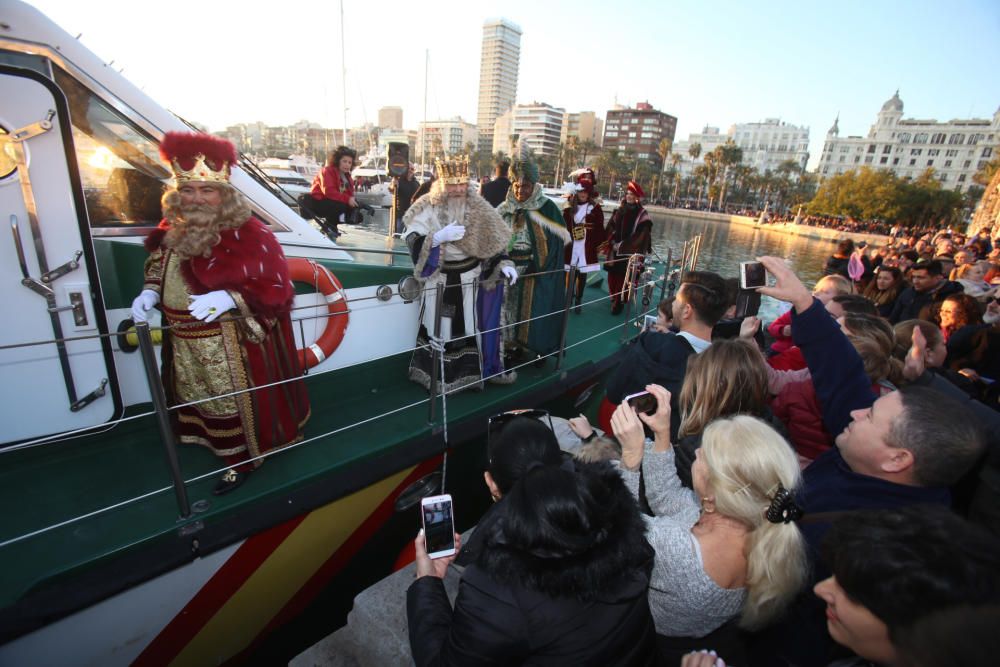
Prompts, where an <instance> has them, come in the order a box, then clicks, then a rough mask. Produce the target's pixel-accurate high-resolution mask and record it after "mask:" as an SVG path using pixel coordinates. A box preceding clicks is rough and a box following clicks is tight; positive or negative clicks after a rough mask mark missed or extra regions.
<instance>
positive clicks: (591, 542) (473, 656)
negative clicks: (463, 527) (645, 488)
mask: <svg viewBox="0 0 1000 667" xmlns="http://www.w3.org/2000/svg"><path fill="white" fill-rule="evenodd" d="M487 454H488V458H489V465H488V469H487V471H486V474H485V478H486V484H487V486H488V487H489V489H490V493H491V495H492V496H493V498H494V500H495V501H496V504H495V505H494V506H493V507H492V508H491V509H490V511H489V512H487V514H486V515H485V516H484V517H483V519H482V521H480V523H479V526H478V527H477V528H476V531H475V532H474V533H473V536H472V539H471V540H469V544H468V545H467V546H465V547H463V549H462V554H460V556H461V557H460V558H459V562H463V561H466V562H468V566H467V567H466V569H465V572H464V573H463V575H462V580H461V583H460V584H459V590H458V596H457V598H456V599H455V608H454V610H452V608H451V605H450V604H449V602H448V596H447V594H446V593H445V589H444V585H443V583H442V582H441V578H442V577H443V576H444V573H445V571H446V569H447V566H448V563H449V562H451V561H452V560H454V559H453V558H442V559H437V560H433V561H432V560H430V559H429V558H428V557H427V550H426V546H425V543H424V538H423V535H418V536H417V539H416V542H415V545H416V552H417V580H416V581H415V582H414V583H413V585H411V586H410V589H409V590H408V591H407V618H408V621H409V631H410V647H411V650H412V653H413V659H414V661H415V662H416V664H417V665H459V664H462V665H466V664H468V665H480V664H504V665H506V664H572V665H608V664H616V665H652V664H656V630H655V627H654V626H653V620H652V616H651V615H650V611H649V604H648V600H647V589H648V587H649V573H650V571H651V568H652V558H653V553H652V549H651V547H650V546H649V543H648V542H646V538H645V525H644V523H643V520H642V517H641V516H640V514H639V509H638V506H637V504H636V502H635V499H634V498H633V497H632V494H631V493H630V492H629V490H628V488H626V486H625V484H624V482H622V480H621V478H620V477H619V476H618V473H617V472H616V471H615V470H614V468H612V467H610V466H609V465H608V464H585V463H580V462H576V463H574V462H573V461H572V459H564V457H563V455H562V453H561V452H560V451H559V446H558V443H557V442H556V439H555V436H554V435H553V434H552V432H551V431H550V430H549V429H548V428H546V427H545V425H544V424H542V423H540V422H538V421H536V420H534V419H529V418H526V417H515V418H513V419H512V420H511V421H510V422H508V423H507V424H506V426H505V428H504V429H503V431H502V432H501V434H500V437H499V438H498V439H496V440H495V441H491V442H490V444H489V445H488V451H487Z"/></svg>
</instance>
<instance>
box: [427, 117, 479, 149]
mask: <svg viewBox="0 0 1000 667" xmlns="http://www.w3.org/2000/svg"><path fill="white" fill-rule="evenodd" d="M438 141H440V144H439V143H438ZM478 141H479V131H478V129H477V128H476V126H475V125H473V124H472V123H467V122H466V121H464V120H462V119H461V117H459V116H455V117H454V118H452V119H450V120H429V121H427V122H426V123H420V126H419V129H418V130H417V146H416V149H417V150H416V152H417V157H419V156H420V155H422V154H424V152H425V149H426V155H427V157H428V159H429V158H430V157H431V156H436V155H437V152H438V150H439V149H440V151H442V152H444V153H445V154H447V155H463V154H466V153H467V151H466V148H465V147H466V145H467V144H470V143H471V144H473V145H477V144H478Z"/></svg>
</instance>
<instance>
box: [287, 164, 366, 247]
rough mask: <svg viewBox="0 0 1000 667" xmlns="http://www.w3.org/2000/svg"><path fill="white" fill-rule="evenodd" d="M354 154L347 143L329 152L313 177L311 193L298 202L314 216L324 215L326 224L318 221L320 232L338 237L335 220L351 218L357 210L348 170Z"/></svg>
mask: <svg viewBox="0 0 1000 667" xmlns="http://www.w3.org/2000/svg"><path fill="white" fill-rule="evenodd" d="M357 156H358V154H357V153H356V152H355V151H353V150H351V149H350V148H348V147H347V146H338V147H337V150H335V151H334V152H333V153H331V154H330V157H329V159H328V160H327V161H326V166H325V167H323V169H321V170H320V172H319V173H318V174H316V177H315V178H314V179H313V182H312V192H310V193H309V194H310V196H309V197H303V198H302V199H301V200H300V201H299V203H300V204H302V205H303V206H304V207H305V208H306V209H308V212H309V213H312V215H313V216H317V217H320V218H325V220H326V224H322V221H321V222H320V224H321V225H322V227H323V231H325V232H326V233H327V234H329V235H330V236H332V237H333V238H337V237H338V236H340V232H339V231H338V230H337V223H338V222H347V221H349V220H351V218H352V216H353V214H354V211H356V210H357V209H358V201H357V200H356V199H355V198H354V183H353V181H352V179H351V169H353V168H354V160H355V159H357Z"/></svg>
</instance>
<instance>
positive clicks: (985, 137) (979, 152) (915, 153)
mask: <svg viewBox="0 0 1000 667" xmlns="http://www.w3.org/2000/svg"><path fill="white" fill-rule="evenodd" d="M839 123H840V119H839V117H838V118H837V120H835V121H834V122H833V127H831V128H830V130H829V132H827V134H826V142H825V143H824V144H823V153H822V154H821V156H820V160H819V167H818V174H819V176H820V178H821V179H825V178H830V177H831V176H836V175H837V174H842V173H844V172H845V171H849V170H851V169H858V168H860V167H871V168H872V169H886V170H889V171H892V172H893V173H894V174H896V176H898V177H899V178H917V177H919V176H920V175H921V174H923V173H924V172H925V171H926V170H928V169H933V170H934V175H935V176H936V177H937V178H938V180H940V181H941V185H942V186H943V187H946V188H949V189H952V190H955V191H956V192H965V191H966V190H967V189H968V188H969V186H970V185H972V184H973V182H972V176H973V175H974V174H975V173H976V172H977V171H979V170H980V169H982V168H983V167H985V166H986V164H987V163H988V162H989V161H990V160H991V159H993V156H994V155H996V151H997V150H998V144H1000V109H997V112H996V113H994V114H993V119H992V120H988V119H983V118H970V119H968V120H949V121H946V122H938V121H936V120H920V119H914V118H903V101H902V100H901V99H899V91H896V94H895V95H893V96H892V97H891V98H889V100H888V101H886V103H885V104H883V105H882V109H881V111H879V113H878V117H877V119H876V120H875V124H874V125H872V126H871V128H870V129H869V130H868V136H867V137H860V136H848V137H841V136H840V127H839Z"/></svg>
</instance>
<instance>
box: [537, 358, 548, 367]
mask: <svg viewBox="0 0 1000 667" xmlns="http://www.w3.org/2000/svg"><path fill="white" fill-rule="evenodd" d="M548 360H549V358H548V357H538V358H537V359H535V363H534V366H535V368H545V362H546V361H548Z"/></svg>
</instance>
